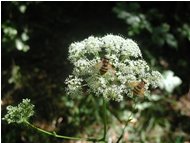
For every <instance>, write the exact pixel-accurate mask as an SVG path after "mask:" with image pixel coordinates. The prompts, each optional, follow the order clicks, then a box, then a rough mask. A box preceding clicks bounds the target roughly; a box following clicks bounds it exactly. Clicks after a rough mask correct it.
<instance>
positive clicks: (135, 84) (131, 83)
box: [128, 81, 139, 87]
mask: <svg viewBox="0 0 190 143" xmlns="http://www.w3.org/2000/svg"><path fill="white" fill-rule="evenodd" d="M138 84H139V82H135V81H134V82H129V83H128V86H130V87H135V86H137V85H138Z"/></svg>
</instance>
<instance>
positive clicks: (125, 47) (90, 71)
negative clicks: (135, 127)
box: [65, 34, 162, 101]
mask: <svg viewBox="0 0 190 143" xmlns="http://www.w3.org/2000/svg"><path fill="white" fill-rule="evenodd" d="M68 59H69V60H70V61H71V63H72V64H73V65H74V69H73V73H72V75H70V76H69V78H67V79H66V81H65V83H66V84H67V93H68V94H69V95H72V96H79V95H84V93H85V94H86V93H88V94H93V95H96V96H103V97H104V98H106V99H110V100H116V101H121V100H123V96H131V95H133V90H134V87H131V86H130V83H134V82H141V81H142V80H144V81H145V80H146V85H145V86H144V87H143V88H144V89H145V91H146V92H145V93H148V87H149V86H150V85H152V86H153V87H156V86H158V84H159V81H160V79H161V78H162V76H161V74H160V73H159V72H158V71H152V70H150V68H149V66H148V64H147V63H146V61H145V60H144V59H143V58H142V54H141V51H140V49H139V47H138V45H137V44H136V43H135V42H134V41H133V40H131V39H124V38H122V37H120V36H117V35H111V34H109V35H106V36H104V37H93V36H90V37H88V38H87V39H84V40H83V41H80V42H74V43H72V44H71V45H70V47H69V58H68ZM103 59H104V60H103ZM100 69H101V70H102V71H104V74H101V72H100V71H101V70H100Z"/></svg>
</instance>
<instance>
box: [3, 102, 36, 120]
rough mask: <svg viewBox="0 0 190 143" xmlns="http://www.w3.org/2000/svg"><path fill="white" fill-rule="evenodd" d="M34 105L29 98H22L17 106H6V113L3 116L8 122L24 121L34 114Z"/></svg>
mask: <svg viewBox="0 0 190 143" xmlns="http://www.w3.org/2000/svg"><path fill="white" fill-rule="evenodd" d="M33 109H34V105H33V104H31V103H30V99H23V100H22V102H21V103H20V104H18V106H11V105H9V106H7V114H6V115H5V117H4V118H3V120H6V121H7V122H8V124H10V123H17V124H20V123H24V122H27V121H28V119H29V118H30V117H31V116H32V115H33V114H34V111H33Z"/></svg>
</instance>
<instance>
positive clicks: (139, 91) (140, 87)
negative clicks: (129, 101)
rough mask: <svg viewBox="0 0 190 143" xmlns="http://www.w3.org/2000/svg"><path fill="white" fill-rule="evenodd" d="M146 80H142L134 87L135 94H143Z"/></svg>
mask: <svg viewBox="0 0 190 143" xmlns="http://www.w3.org/2000/svg"><path fill="white" fill-rule="evenodd" d="M145 84H146V82H144V81H141V82H140V83H139V84H138V85H137V86H135V87H134V89H133V94H134V95H142V94H144V86H145Z"/></svg>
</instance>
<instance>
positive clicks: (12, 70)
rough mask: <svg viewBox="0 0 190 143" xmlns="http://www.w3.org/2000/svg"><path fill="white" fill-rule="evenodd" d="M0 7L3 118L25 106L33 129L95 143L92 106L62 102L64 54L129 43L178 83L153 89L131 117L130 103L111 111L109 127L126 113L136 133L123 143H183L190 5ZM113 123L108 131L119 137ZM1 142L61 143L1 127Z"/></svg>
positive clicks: (90, 101) (187, 130)
mask: <svg viewBox="0 0 190 143" xmlns="http://www.w3.org/2000/svg"><path fill="white" fill-rule="evenodd" d="M1 4H2V7H1V8H2V23H1V31H2V33H1V34H2V39H1V47H2V49H1V50H2V82H1V83H2V115H4V114H5V108H6V106H7V105H9V104H13V105H14V104H17V103H18V102H20V101H21V100H22V98H30V99H31V100H32V103H33V104H35V106H36V108H35V111H36V114H35V117H34V118H33V119H32V121H33V122H34V124H36V125H37V126H39V127H41V128H44V129H47V130H50V131H51V130H56V131H57V132H58V133H60V134H64V135H78V136H85V135H86V134H87V135H96V136H98V135H99V134H100V133H101V124H100V123H101V111H100V110H99V105H101V102H100V101H99V99H98V98H96V97H90V96H89V97H77V98H75V99H71V98H69V97H67V96H65V90H64V87H65V85H64V80H65V79H66V77H68V75H69V73H71V71H72V65H71V64H70V63H69V62H68V60H67V56H68V46H69V44H70V43H72V42H73V41H80V40H83V39H84V38H87V37H88V36H90V35H94V36H103V35H105V34H107V33H112V34H119V35H122V36H123V37H127V38H132V39H134V40H135V41H137V43H138V44H139V47H140V48H141V51H142V52H143V56H144V58H145V60H146V61H147V62H148V63H149V64H150V65H151V66H152V67H155V68H156V69H158V70H159V71H160V72H164V71H166V70H171V71H173V72H174V73H175V75H177V76H179V77H180V78H181V79H182V84H181V85H180V87H178V88H175V90H174V91H173V92H172V93H168V92H167V91H165V90H164V89H163V90H161V89H156V90H154V91H153V94H154V95H159V96H152V97H150V99H144V100H139V101H138V106H137V107H138V108H137V109H136V110H133V109H132V104H133V102H132V101H131V100H130V99H125V101H123V102H122V103H117V102H111V103H110V107H109V108H110V113H109V116H110V120H109V122H110V123H111V122H114V123H115V125H118V127H119V129H121V126H122V121H121V122H118V121H116V118H115V117H119V118H121V119H126V118H127V116H128V112H129V111H130V112H133V113H134V114H136V115H137V114H138V115H139V116H140V118H139V119H138V121H137V122H136V123H135V125H132V124H130V125H129V126H128V129H127V131H126V132H127V133H126V134H125V136H124V139H123V142H126V141H127V140H129V138H130V139H131V140H133V141H134V142H137V141H141V142H163V141H164V142H168V143H169V142H175V143H182V142H184V141H188V140H190V138H189V137H188V135H189V134H190V123H189V122H188V121H189V119H190V113H189V110H190V108H189V106H188V105H189V100H188V99H186V93H187V92H188V89H189V82H190V76H189V73H190V68H189V65H190V59H189V53H190V49H189V42H190V19H189V18H188V17H190V3H189V2H2V3H1ZM154 97H155V98H154ZM174 103H175V104H174ZM178 105H181V106H178ZM186 105H187V106H186ZM177 107H179V108H177ZM180 107H183V108H180ZM99 113H100V114H99ZM113 114H114V117H112V116H113ZM114 123H112V128H114V129H115V131H117V130H119V129H117V126H113V124H114ZM110 126H111V125H110ZM110 132H111V131H110ZM110 134H111V133H110ZM112 136H113V134H112ZM116 136H118V135H117V134H116ZM2 142H4V143H16V142H23V143H25V142H27V143H28V142H31V143H32V142H47V143H48V142H68V141H63V140H60V139H55V138H52V137H47V136H44V135H42V134H38V133H36V132H35V131H33V130H29V129H26V128H24V127H20V126H16V125H7V124H6V123H5V122H4V121H2ZM131 142H132V141H131Z"/></svg>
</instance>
